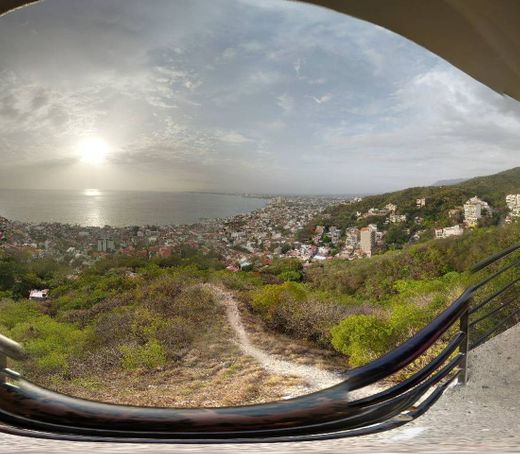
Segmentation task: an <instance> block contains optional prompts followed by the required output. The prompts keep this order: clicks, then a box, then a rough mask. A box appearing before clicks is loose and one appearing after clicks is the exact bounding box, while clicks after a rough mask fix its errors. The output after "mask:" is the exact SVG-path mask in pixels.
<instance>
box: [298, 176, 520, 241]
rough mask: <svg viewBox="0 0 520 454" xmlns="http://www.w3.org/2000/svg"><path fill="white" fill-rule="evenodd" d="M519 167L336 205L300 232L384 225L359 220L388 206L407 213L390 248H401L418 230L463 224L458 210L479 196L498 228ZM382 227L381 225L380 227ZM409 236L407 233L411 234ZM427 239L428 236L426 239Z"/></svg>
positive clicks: (395, 230)
mask: <svg viewBox="0 0 520 454" xmlns="http://www.w3.org/2000/svg"><path fill="white" fill-rule="evenodd" d="M519 180H520V167H516V168H514V169H510V170H507V171H505V172H501V173H497V174H495V175H491V176H485V177H476V178H472V179H470V180H467V181H465V182H463V183H458V184H455V185H450V186H424V187H416V188H408V189H404V190H402V191H396V192H390V193H386V194H380V195H373V196H368V197H365V198H364V199H363V200H362V201H360V202H356V203H352V204H342V205H335V206H333V207H331V208H329V209H328V210H326V211H325V213H324V214H323V216H321V217H319V218H317V219H314V220H313V221H312V222H311V223H309V225H308V226H307V227H306V229H305V230H303V231H302V232H301V234H300V235H301V239H304V238H305V239H308V238H310V237H311V236H312V233H313V231H314V228H315V227H316V225H326V226H328V225H335V226H337V227H339V228H342V229H344V228H347V227H354V226H357V227H364V226H367V225H368V224H371V223H374V224H381V223H382V222H383V220H384V218H382V217H378V216H372V217H367V218H364V219H360V220H358V215H357V213H358V212H361V213H366V212H367V211H368V210H369V209H370V208H373V207H375V208H383V207H384V206H386V205H387V204H389V203H393V204H395V205H397V207H398V214H406V215H407V222H405V223H402V224H399V225H397V226H393V227H392V228H391V229H390V231H389V234H390V239H389V240H388V239H387V244H389V245H392V244H393V245H398V246H399V245H402V244H404V243H405V242H407V239H408V238H410V236H411V235H413V234H414V233H415V232H417V231H418V230H422V229H430V230H431V229H433V228H434V227H446V226H448V225H453V224H456V223H458V222H460V221H461V220H462V219H461V214H460V213H455V212H453V211H451V210H453V209H454V208H456V207H462V205H463V204H464V202H466V200H468V199H469V198H470V197H473V196H475V195H478V196H479V197H480V198H481V199H482V200H484V201H486V202H488V203H489V204H490V205H491V206H492V207H493V208H495V209H496V210H497V211H495V213H494V216H492V217H491V218H484V223H485V224H486V225H484V226H489V225H497V224H498V222H499V220H500V217H501V214H504V213H505V210H506V204H505V196H506V195H507V194H510V193H516V192H518V181H519ZM418 198H426V206H424V207H421V208H418V207H417V206H416V200H417V199H418ZM417 216H419V217H421V218H422V222H421V223H420V224H418V223H416V222H414V219H415V217H417ZM379 227H380V228H381V227H382V226H381V225H379ZM408 231H409V233H406V235H405V234H404V232H408ZM425 238H426V239H427V237H425Z"/></svg>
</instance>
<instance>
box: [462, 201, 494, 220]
mask: <svg viewBox="0 0 520 454" xmlns="http://www.w3.org/2000/svg"><path fill="white" fill-rule="evenodd" d="M483 208H485V209H488V210H489V205H488V203H487V202H484V201H483V200H480V199H479V198H478V197H477V196H475V197H472V198H471V199H469V200H468V201H467V202H466V203H465V204H464V223H465V224H466V225H467V226H468V227H474V226H476V225H477V223H478V220H479V219H480V218H481V217H482V209H483Z"/></svg>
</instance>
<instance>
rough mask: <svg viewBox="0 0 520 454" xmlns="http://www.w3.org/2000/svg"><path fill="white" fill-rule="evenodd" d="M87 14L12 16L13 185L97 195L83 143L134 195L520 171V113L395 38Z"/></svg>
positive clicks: (118, 1)
mask: <svg viewBox="0 0 520 454" xmlns="http://www.w3.org/2000/svg"><path fill="white" fill-rule="evenodd" d="M86 3H87V2H85V1H84V0H47V1H46V2H42V3H39V4H37V5H36V6H34V7H31V8H27V9H24V10H20V11H17V12H15V13H13V14H10V15H8V16H5V17H3V18H2V27H1V28H0V55H1V56H2V58H1V59H0V159H1V161H2V165H3V169H2V168H0V174H1V177H2V184H6V185H8V184H15V183H16V184H17V185H23V184H33V179H32V173H33V172H34V169H36V168H38V166H40V167H41V168H42V169H45V173H46V178H43V177H42V178H41V179H40V180H38V184H41V185H42V187H43V186H45V185H46V184H49V185H50V184H51V182H52V184H53V185H55V186H59V185H60V184H62V185H72V186H74V185H78V186H79V185H81V184H84V183H85V182H86V181H88V178H87V176H86V175H83V173H85V169H82V168H81V166H79V165H78V164H77V163H76V161H77V150H76V148H77V143H78V142H79V141H80V139H81V137H84V136H86V135H89V136H92V135H94V136H100V137H102V138H104V139H105V140H106V141H107V142H108V143H110V145H111V154H110V156H109V159H108V161H107V163H106V169H104V172H100V173H103V175H102V176H100V177H99V178H100V179H99V184H102V183H103V184H106V185H107V186H110V187H119V188H122V189H125V188H128V187H131V188H133V189H134V188H135V185H136V184H138V185H141V186H140V187H143V188H145V187H146V188H153V187H154V184H157V188H161V189H165V188H166V189H167V188H170V189H172V190H177V189H194V190H196V189H201V188H203V187H204V188H213V189H218V190H231V191H246V190H247V191H255V190H256V191H259V192H267V191H274V192H277V191H288V192H300V191H304V192H320V193H322V192H359V191H361V192H363V191H370V192H377V191H378V190H386V189H390V188H394V187H400V186H401V187H402V186H406V185H415V184H425V183H428V182H429V181H435V180H438V179H442V178H451V177H467V176H471V175H475V174H482V173H490V172H493V171H495V170H500V169H502V168H506V167H509V166H513V165H518V164H519V162H518V159H519V158H518V156H519V155H518V148H519V145H520V142H519V132H518V131H520V108H519V104H518V103H517V102H515V101H512V100H510V99H507V98H504V97H501V96H498V95H496V94H495V93H493V92H492V91H491V90H489V89H487V88H486V87H483V86H482V85H480V84H478V83H476V82H475V81H473V80H472V79H471V78H469V77H468V76H466V75H464V74H463V73H460V72H459V71H457V70H456V69H454V68H452V67H450V66H449V65H448V64H447V63H445V62H443V61H442V60H440V59H439V58H437V57H435V56H433V55H432V54H430V53H429V52H427V51H425V50H424V49H422V48H420V47H419V46H416V45H414V44H412V43H410V42H408V41H407V40H405V39H403V38H401V37H399V36H397V35H395V34H393V33H391V32H388V31H385V30H383V29H381V28H380V27H376V26H373V25H371V24H368V23H365V22H362V21H359V20H356V19H353V18H351V17H348V16H345V15H341V14H337V13H334V12H333V11H330V10H327V9H324V8H317V7H314V6H311V5H308V4H301V3H299V2H282V1H278V0H273V1H271V0H265V1H264V0H262V1H261V2H259V1H257V0H228V1H226V2H207V1H205V0H190V1H189V2H171V1H169V0H155V1H154V7H153V8H146V7H144V6H143V3H142V2H141V1H139V0H112V1H111V2H106V1H104V0H90V1H89V2H88V3H89V4H88V6H86ZM7 168H8V169H9V171H6V170H5V169H7ZM418 169H420V171H418ZM82 172H83V173H82ZM85 184H86V183H85Z"/></svg>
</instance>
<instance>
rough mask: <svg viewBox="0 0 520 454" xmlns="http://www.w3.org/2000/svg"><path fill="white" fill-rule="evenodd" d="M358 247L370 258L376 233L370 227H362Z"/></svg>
mask: <svg viewBox="0 0 520 454" xmlns="http://www.w3.org/2000/svg"><path fill="white" fill-rule="evenodd" d="M359 243H360V247H361V250H362V251H363V252H364V253H365V254H366V255H367V256H368V257H371V256H372V251H373V250H374V246H375V245H376V232H375V230H374V229H372V228H370V227H363V228H362V229H361V231H360V241H359Z"/></svg>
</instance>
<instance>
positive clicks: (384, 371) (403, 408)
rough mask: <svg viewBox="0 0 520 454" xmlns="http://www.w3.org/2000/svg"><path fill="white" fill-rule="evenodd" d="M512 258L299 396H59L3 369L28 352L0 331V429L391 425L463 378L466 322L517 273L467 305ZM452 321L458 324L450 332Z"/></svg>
mask: <svg viewBox="0 0 520 454" xmlns="http://www.w3.org/2000/svg"><path fill="white" fill-rule="evenodd" d="M518 249H520V244H519V245H516V246H513V247H510V248H509V249H507V250H505V251H503V252H501V253H499V254H496V255H495V256H493V257H490V258H489V259H486V260H485V261H483V262H480V263H479V264H477V265H476V266H475V267H474V268H473V271H474V272H477V271H481V270H483V269H485V268H487V267H489V266H490V265H492V264H494V263H496V262H498V261H499V260H500V259H502V258H504V257H506V256H509V255H510V254H512V253H514V252H516V251H517V250H518ZM519 264H520V259H515V260H513V261H512V263H510V264H508V265H507V266H505V267H502V268H501V269H499V270H498V271H496V272H494V273H493V274H491V275H490V276H488V277H486V278H485V279H484V280H482V281H480V282H479V283H478V284H476V285H473V286H471V287H469V288H468V289H467V290H466V291H465V292H464V293H463V294H462V295H461V296H460V297H459V298H457V299H456V300H455V301H454V302H453V303H452V304H451V305H450V306H449V307H448V308H447V309H446V310H445V311H444V312H443V313H442V314H440V315H439V316H438V317H437V318H435V319H434V320H433V321H432V322H431V323H430V324H429V325H428V326H426V327H425V328H423V329H422V330H421V331H420V332H418V333H417V334H416V335H415V336H413V337H412V338H410V339H409V340H408V341H406V342H405V343H403V344H402V345H401V346H399V347H398V348H396V349H395V350H393V351H391V352H390V353H388V354H386V355H384V356H383V357H381V358H379V359H377V360H375V361H373V362H371V363H369V364H367V365H365V366H362V367H359V368H356V369H352V370H350V371H348V372H347V374H346V378H345V380H344V381H343V382H341V383H339V384H337V385H335V386H332V387H330V388H327V389H324V390H322V391H319V392H315V393H312V394H308V395H305V396H302V397H297V398H294V399H289V400H284V401H278V402H272V403H267V404H261V405H249V406H241V407H221V408H184V409H174V408H145V407H132V406H123V405H112V404H103V403H99V402H93V401H88V400H82V399H77V398H73V397H69V396H65V395H62V394H59V393H55V392H52V391H49V390H46V389H43V388H41V387H38V386H36V385H34V384H32V383H30V382H28V381H26V380H24V379H23V378H22V377H21V376H20V375H19V374H18V373H16V372H14V371H12V370H10V369H8V368H7V367H6V357H7V356H9V357H11V358H14V359H17V360H23V359H24V357H25V353H24V351H23V349H22V347H21V346H20V345H18V344H17V343H15V342H14V341H12V340H10V339H7V338H5V337H3V336H0V377H2V380H1V382H0V431H3V432H7V433H12V434H19V435H24V436H32V437H40V438H52V439H62V440H84V441H117V442H150V443H154V442H156V443H167V442H172V443H229V442H245V441H247V442H271V441H305V440H323V439H331V438H340V437H349V436H356V435H365V434H369V433H375V432H381V431H384V430H388V429H392V428H395V427H398V426H400V425H403V424H406V423H407V422H409V421H411V420H413V419H415V418H417V417H418V416H420V415H421V414H423V413H424V412H425V411H427V410H428V409H429V408H430V407H431V405H433V403H435V401H436V400H437V399H438V398H439V397H440V396H441V395H442V393H443V392H444V390H445V389H446V388H447V387H448V386H449V385H450V384H451V383H452V382H453V381H454V380H455V379H458V381H459V382H462V383H465V382H466V378H467V373H466V371H467V354H468V351H469V350H470V346H469V328H470V327H471V326H474V325H476V324H477V323H479V322H480V321H482V320H484V319H485V318H487V317H489V316H490V315H493V314H496V313H497V312H498V311H500V310H501V309H502V308H503V307H506V306H507V305H509V304H511V303H512V302H515V301H517V300H516V298H513V299H511V300H509V301H508V302H507V303H504V304H502V305H501V306H499V308H496V309H493V310H492V311H490V312H489V313H487V314H486V315H484V316H481V317H479V319H477V320H475V321H473V322H471V323H469V317H470V315H471V314H473V313H475V312H476V311H478V310H480V309H482V308H483V307H484V306H485V305H487V304H489V303H490V302H491V301H493V300H495V299H496V298H497V297H498V296H500V295H503V294H504V293H505V292H506V291H507V290H509V289H511V288H512V287H513V286H514V285H516V283H517V282H518V281H519V280H520V278H518V279H515V280H513V281H512V282H510V283H509V284H507V285H506V286H504V287H502V288H501V289H500V290H498V291H496V292H494V293H493V294H492V295H490V296H489V297H487V298H484V299H483V301H482V302H480V303H479V304H478V305H477V306H476V307H474V308H470V304H471V301H472V298H473V296H474V295H475V292H477V291H478V290H479V289H481V288H482V287H484V286H485V285H486V284H488V283H489V282H491V281H493V280H494V279H496V278H497V277H498V276H500V275H502V274H503V273H505V272H506V271H509V270H515V271H516V267H517V266H518V265H519ZM517 313H518V310H515V311H514V312H513V313H512V314H510V315H509V317H508V318H505V319H504V320H503V321H502V322H500V323H499V324H498V325H497V326H496V327H494V329H493V330H492V331H490V332H487V333H485V335H484V336H482V337H481V338H480V339H478V340H477V341H476V342H475V343H474V344H473V346H476V345H480V344H481V343H482V342H484V341H485V340H486V339H488V338H489V337H490V336H491V335H492V334H493V333H495V332H496V331H497V330H498V329H499V328H500V327H501V326H503V325H504V324H505V323H506V322H507V320H510V319H511V318H512V317H515V316H516V314H517ZM457 323H458V325H457ZM454 326H456V327H457V328H458V329H457V330H456V332H455V333H452V331H453V327H454ZM448 336H451V337H450V338H449V339H448V338H447V337H448ZM441 338H442V339H443V341H446V343H447V344H446V346H445V348H444V349H443V350H442V352H441V353H439V354H438V355H437V356H436V357H435V358H434V359H433V360H431V361H430V362H429V363H428V364H427V365H426V366H424V367H423V368H422V369H420V370H419V371H417V372H416V373H414V374H413V375H412V376H411V377H409V378H407V379H405V380H403V381H401V382H399V383H398V384H395V385H393V386H392V387H390V388H388V389H385V390H384V391H381V392H378V393H377V394H374V395H370V396H368V397H365V398H362V399H357V400H353V401H349V393H350V392H351V391H354V390H357V389H360V388H363V387H365V386H368V385H372V384H374V383H376V382H378V381H380V380H382V379H385V378H387V377H389V376H391V375H392V374H394V373H396V372H399V371H401V370H403V369H404V368H405V367H407V366H409V365H410V364H411V363H412V362H414V361H415V360H416V359H418V358H419V357H420V356H421V355H423V354H424V353H425V352H426V351H427V350H428V349H429V348H430V347H431V346H432V345H433V344H434V343H435V342H437V341H438V340H439V339H441ZM5 378H7V379H8V380H7V381H6V380H5Z"/></svg>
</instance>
